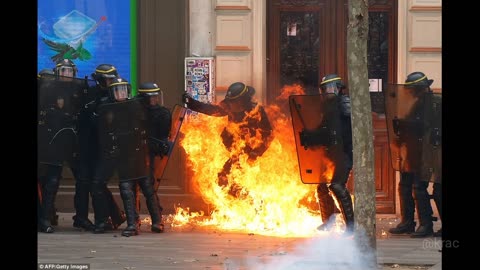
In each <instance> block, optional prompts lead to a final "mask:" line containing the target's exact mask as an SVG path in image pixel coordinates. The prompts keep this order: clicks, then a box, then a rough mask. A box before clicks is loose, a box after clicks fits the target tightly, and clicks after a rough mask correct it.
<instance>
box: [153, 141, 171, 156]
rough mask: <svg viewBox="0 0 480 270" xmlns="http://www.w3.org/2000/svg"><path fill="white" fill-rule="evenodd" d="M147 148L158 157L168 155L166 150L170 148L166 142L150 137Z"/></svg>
mask: <svg viewBox="0 0 480 270" xmlns="http://www.w3.org/2000/svg"><path fill="white" fill-rule="evenodd" d="M148 148H149V149H150V151H151V152H152V153H153V154H154V155H156V156H160V157H164V156H166V155H168V151H169V150H170V147H169V146H168V143H167V142H165V141H162V140H158V139H155V138H150V140H149V141H148Z"/></svg>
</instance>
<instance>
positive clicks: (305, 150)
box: [289, 94, 346, 184]
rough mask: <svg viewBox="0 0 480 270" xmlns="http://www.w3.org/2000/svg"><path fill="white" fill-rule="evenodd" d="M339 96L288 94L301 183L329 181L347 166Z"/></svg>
mask: <svg viewBox="0 0 480 270" xmlns="http://www.w3.org/2000/svg"><path fill="white" fill-rule="evenodd" d="M338 102H339V101H338V97H337V96H336V95H334V94H321V95H292V96H290V97H289V106H290V113H291V115H292V124H293V131H294V134H295V145H296V148H297V157H298V164H299V169H300V177H301V180H302V182H303V183H304V184H318V183H329V182H330V181H331V179H332V177H333V172H334V170H344V169H345V167H346V163H345V159H344V158H343V157H344V154H343V139H342V136H341V124H340V112H339V103H338Z"/></svg>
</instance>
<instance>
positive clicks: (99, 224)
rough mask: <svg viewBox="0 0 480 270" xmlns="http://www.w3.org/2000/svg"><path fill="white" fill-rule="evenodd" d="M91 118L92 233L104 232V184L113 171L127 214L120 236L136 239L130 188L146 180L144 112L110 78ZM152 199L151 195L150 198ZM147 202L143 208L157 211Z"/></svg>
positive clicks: (121, 85) (118, 80) (122, 82)
mask: <svg viewBox="0 0 480 270" xmlns="http://www.w3.org/2000/svg"><path fill="white" fill-rule="evenodd" d="M92 116H93V119H92V120H93V121H94V126H95V127H96V130H97V138H98V141H97V142H98V151H97V152H96V164H95V167H94V168H95V169H94V172H93V179H92V200H93V208H94V211H95V233H103V232H104V231H105V230H106V229H107V223H108V194H107V183H108V181H109V180H110V178H111V177H112V176H113V174H114V171H115V170H116V171H117V172H118V180H119V182H120V185H119V186H120V195H121V197H122V200H123V202H124V206H125V210H126V212H127V213H126V214H127V216H126V220H127V223H128V224H127V228H126V229H125V230H124V231H123V232H122V235H125V236H130V235H136V234H138V230H137V229H136V213H135V197H134V191H133V187H134V184H135V183H136V181H137V180H139V179H142V178H146V177H147V176H148V168H147V165H146V162H145V157H146V155H147V145H146V144H147V143H146V128H145V110H144V108H143V105H142V104H141V101H140V99H137V98H131V87H130V84H129V83H128V82H127V81H126V80H124V79H121V78H114V79H113V81H112V83H111V84H110V85H109V86H108V88H107V96H104V97H102V98H101V99H100V100H99V102H98V103H97V107H96V109H95V112H94V113H93V115H92ZM152 196H153V192H152V193H151V196H150V197H152ZM151 202H152V201H147V205H148V204H150V206H152V204H153V206H154V207H157V204H156V203H151ZM157 213H158V211H157ZM156 217H158V215H157V216H156Z"/></svg>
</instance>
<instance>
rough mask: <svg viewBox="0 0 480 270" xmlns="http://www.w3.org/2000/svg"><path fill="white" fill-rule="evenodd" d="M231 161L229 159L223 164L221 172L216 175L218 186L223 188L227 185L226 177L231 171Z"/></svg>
mask: <svg viewBox="0 0 480 270" xmlns="http://www.w3.org/2000/svg"><path fill="white" fill-rule="evenodd" d="M233 163H234V162H233V160H232V159H231V158H229V159H228V160H227V161H226V162H225V164H223V168H222V171H221V172H219V173H218V185H219V186H221V187H225V186H227V185H228V175H229V174H230V172H231V170H232V165H233Z"/></svg>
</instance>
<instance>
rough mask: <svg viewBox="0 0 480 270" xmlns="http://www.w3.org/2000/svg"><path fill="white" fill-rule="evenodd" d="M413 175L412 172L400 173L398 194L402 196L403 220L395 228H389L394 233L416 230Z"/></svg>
mask: <svg viewBox="0 0 480 270" xmlns="http://www.w3.org/2000/svg"><path fill="white" fill-rule="evenodd" d="M413 177H414V175H413V174H412V173H400V183H399V184H398V195H399V196H400V198H399V200H400V213H401V219H402V220H401V222H400V223H399V224H398V225H397V227H395V228H391V229H390V230H388V231H389V232H390V233H392V234H402V233H412V232H414V231H415V225H416V224H415V222H414V213H415V201H414V200H413V194H412V192H413V190H412V188H413Z"/></svg>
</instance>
